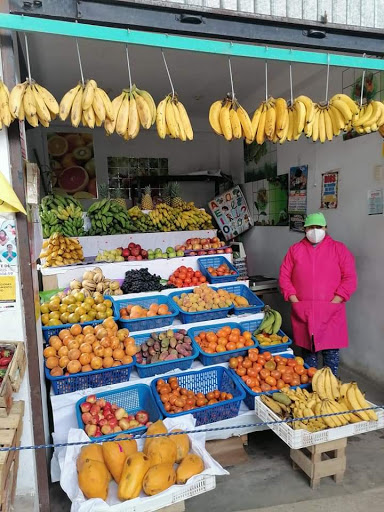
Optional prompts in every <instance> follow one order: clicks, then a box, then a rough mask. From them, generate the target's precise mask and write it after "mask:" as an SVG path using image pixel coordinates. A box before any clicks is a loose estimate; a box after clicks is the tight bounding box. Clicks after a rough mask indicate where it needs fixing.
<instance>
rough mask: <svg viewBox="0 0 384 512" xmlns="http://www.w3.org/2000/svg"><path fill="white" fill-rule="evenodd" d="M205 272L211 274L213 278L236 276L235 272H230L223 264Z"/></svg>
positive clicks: (209, 268)
mask: <svg viewBox="0 0 384 512" xmlns="http://www.w3.org/2000/svg"><path fill="white" fill-rule="evenodd" d="M207 270H208V272H209V273H210V274H211V276H214V277H219V276H230V275H236V274H237V272H236V270H231V269H230V268H229V267H228V265H226V264H225V263H223V264H222V265H219V266H218V267H208V268H207Z"/></svg>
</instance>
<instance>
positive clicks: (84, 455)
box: [76, 444, 104, 471]
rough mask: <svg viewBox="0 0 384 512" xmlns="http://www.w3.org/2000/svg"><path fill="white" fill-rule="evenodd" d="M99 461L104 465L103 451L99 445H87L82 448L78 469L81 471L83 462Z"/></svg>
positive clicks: (78, 459)
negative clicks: (87, 460)
mask: <svg viewBox="0 0 384 512" xmlns="http://www.w3.org/2000/svg"><path fill="white" fill-rule="evenodd" d="M86 459H89V460H98V461H99V462H102V463H103V464H104V457H103V450H102V448H101V445H99V444H87V445H86V446H83V447H82V448H81V451H80V454H79V456H78V457H77V461H76V468H77V471H80V469H81V466H82V464H83V462H84V461H85V460H86Z"/></svg>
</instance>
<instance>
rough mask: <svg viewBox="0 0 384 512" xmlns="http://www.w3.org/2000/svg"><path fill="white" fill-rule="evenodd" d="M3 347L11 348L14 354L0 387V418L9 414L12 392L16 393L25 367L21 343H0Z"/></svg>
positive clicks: (22, 344)
mask: <svg viewBox="0 0 384 512" xmlns="http://www.w3.org/2000/svg"><path fill="white" fill-rule="evenodd" d="M4 345H6V346H12V347H13V349H14V354H13V358H12V361H11V364H10V365H9V367H8V370H7V373H6V374H5V377H4V379H3V382H2V384H1V386H0V418H6V417H7V416H8V414H9V413H10V411H11V408H12V403H13V398H12V395H13V392H15V393H17V392H18V391H19V389H20V386H21V382H22V380H23V377H24V373H25V367H26V358H25V350H24V343H23V342H22V341H15V342H8V341H7V342H2V341H0V346H4Z"/></svg>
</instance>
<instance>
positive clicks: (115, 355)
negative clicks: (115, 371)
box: [112, 348, 129, 361]
mask: <svg viewBox="0 0 384 512" xmlns="http://www.w3.org/2000/svg"><path fill="white" fill-rule="evenodd" d="M127 355H129V354H127ZM112 356H113V359H115V360H116V359H117V360H118V361H120V360H121V359H123V357H124V356H125V354H124V350H122V349H121V348H116V349H115V350H114V351H113V354H112Z"/></svg>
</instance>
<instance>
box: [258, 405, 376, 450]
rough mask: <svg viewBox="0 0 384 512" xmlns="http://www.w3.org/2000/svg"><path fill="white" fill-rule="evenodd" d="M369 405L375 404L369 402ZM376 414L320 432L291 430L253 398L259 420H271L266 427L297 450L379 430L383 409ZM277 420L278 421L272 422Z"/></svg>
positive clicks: (287, 424) (288, 425)
mask: <svg viewBox="0 0 384 512" xmlns="http://www.w3.org/2000/svg"><path fill="white" fill-rule="evenodd" d="M368 403H369V405H372V406H375V404H372V403H371V402H368ZM375 412H376V414H377V416H378V420H377V421H361V422H359V423H350V424H349V425H345V426H344V427H335V428H327V429H325V430H321V431H320V432H313V433H311V432H308V431H307V430H304V429H300V430H293V428H292V427H291V426H290V425H291V424H289V423H286V422H284V421H283V420H282V419H281V418H279V416H277V414H275V413H274V412H273V411H271V409H270V408H269V407H267V406H266V405H265V404H264V403H263V402H262V401H261V398H260V397H259V396H256V398H255V413H256V415H257V416H258V417H259V418H260V420H261V421H264V422H266V423H268V422H272V423H270V424H269V425H268V427H269V428H270V429H271V430H273V432H274V433H275V434H276V435H277V436H279V437H280V439H282V440H283V441H284V443H285V444H287V445H288V446H289V447H290V448H292V449H293V450H299V449H300V448H305V447H307V446H313V445H315V444H321V443H328V442H329V441H335V440H337V439H343V438H344V437H351V436H357V435H360V434H364V433H365V432H371V431H372V430H379V429H382V428H384V410H383V409H376V411H375ZM273 422H278V423H273Z"/></svg>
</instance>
